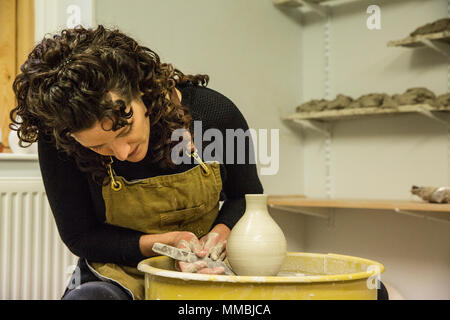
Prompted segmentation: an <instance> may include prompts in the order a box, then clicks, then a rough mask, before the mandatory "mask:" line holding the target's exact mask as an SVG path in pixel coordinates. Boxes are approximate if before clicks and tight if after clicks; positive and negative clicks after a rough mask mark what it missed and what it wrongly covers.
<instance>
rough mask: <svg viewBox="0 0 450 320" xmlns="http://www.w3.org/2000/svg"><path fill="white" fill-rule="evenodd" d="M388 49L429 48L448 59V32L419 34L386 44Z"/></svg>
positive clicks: (449, 34)
mask: <svg viewBox="0 0 450 320" xmlns="http://www.w3.org/2000/svg"><path fill="white" fill-rule="evenodd" d="M387 46H388V47H407V48H417V47H423V46H426V47H429V48H431V49H433V50H436V51H438V52H439V53H441V54H443V55H445V56H447V57H450V31H448V30H446V31H442V32H436V33H430V34H419V35H416V36H408V37H406V38H404V39H402V40H392V41H389V42H388V43H387Z"/></svg>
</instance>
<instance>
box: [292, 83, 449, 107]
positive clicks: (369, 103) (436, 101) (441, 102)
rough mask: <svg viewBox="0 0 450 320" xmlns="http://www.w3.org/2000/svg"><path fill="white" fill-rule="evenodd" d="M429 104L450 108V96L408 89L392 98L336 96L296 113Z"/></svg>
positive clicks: (425, 89) (376, 94) (317, 101)
mask: <svg viewBox="0 0 450 320" xmlns="http://www.w3.org/2000/svg"><path fill="white" fill-rule="evenodd" d="M415 104H429V105H431V106H434V107H439V106H450V94H449V93H446V94H443V95H441V96H439V97H438V98H436V95H435V94H434V93H433V92H432V91H431V90H429V89H427V88H423V87H418V88H409V89H407V90H406V91H405V92H404V93H402V94H394V95H392V96H390V95H388V94H386V93H369V94H364V95H362V96H360V97H359V98H358V99H356V100H353V98H352V97H349V96H346V95H343V94H338V95H337V96H336V98H335V99H334V100H331V101H330V100H326V99H320V100H311V101H308V102H306V103H303V104H301V105H300V106H298V107H297V108H296V110H297V112H318V111H323V110H340V109H351V108H396V107H397V106H402V105H415Z"/></svg>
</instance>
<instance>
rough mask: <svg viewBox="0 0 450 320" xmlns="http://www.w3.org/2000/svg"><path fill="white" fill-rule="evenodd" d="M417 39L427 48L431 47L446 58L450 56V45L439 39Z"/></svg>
mask: <svg viewBox="0 0 450 320" xmlns="http://www.w3.org/2000/svg"><path fill="white" fill-rule="evenodd" d="M419 41H420V42H421V43H422V44H423V45H425V46H427V47H428V48H431V49H433V50H435V51H437V52H439V53H441V54H443V55H444V56H446V57H447V58H450V45H448V44H446V43H443V42H439V41H432V40H430V39H421V40H419Z"/></svg>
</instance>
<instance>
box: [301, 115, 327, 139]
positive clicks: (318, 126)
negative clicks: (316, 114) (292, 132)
mask: <svg viewBox="0 0 450 320" xmlns="http://www.w3.org/2000/svg"><path fill="white" fill-rule="evenodd" d="M293 121H294V122H295V123H298V124H300V125H302V126H304V127H307V128H310V129H312V130H314V131H316V132H319V133H321V134H323V135H324V136H326V137H328V138H329V137H331V130H330V125H329V124H327V123H323V122H320V121H315V120H300V119H293Z"/></svg>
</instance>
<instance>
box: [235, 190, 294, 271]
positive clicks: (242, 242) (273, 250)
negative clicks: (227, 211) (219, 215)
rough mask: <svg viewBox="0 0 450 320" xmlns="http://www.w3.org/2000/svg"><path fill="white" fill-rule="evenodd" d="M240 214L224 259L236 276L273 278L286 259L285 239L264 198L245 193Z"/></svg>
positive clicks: (260, 195) (263, 195)
mask: <svg viewBox="0 0 450 320" xmlns="http://www.w3.org/2000/svg"><path fill="white" fill-rule="evenodd" d="M245 201H246V208H245V212H244V215H243V216H242V217H241V219H240V220H239V221H238V222H237V223H236V225H235V226H234V228H233V229H232V230H231V233H230V236H229V237H228V240H227V258H228V262H229V263H230V265H231V268H232V269H233V271H234V273H236V274H237V275H238V276H275V275H276V274H277V273H278V272H279V271H280V269H281V265H282V264H283V262H284V259H285V257H286V238H285V237H284V234H283V231H282V230H281V228H280V227H279V226H278V224H277V223H276V222H275V220H273V219H272V217H271V216H270V214H269V211H268V209H267V195H265V194H246V195H245Z"/></svg>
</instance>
